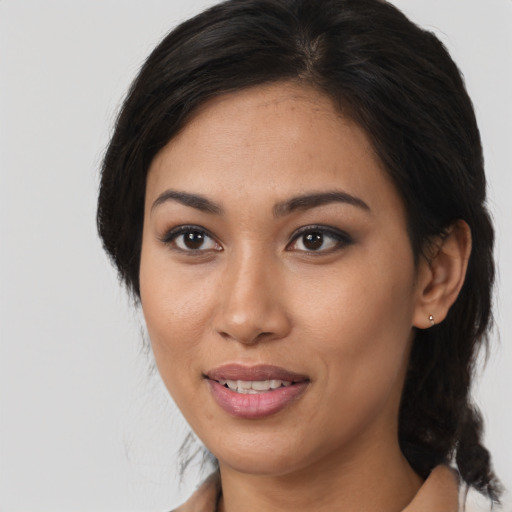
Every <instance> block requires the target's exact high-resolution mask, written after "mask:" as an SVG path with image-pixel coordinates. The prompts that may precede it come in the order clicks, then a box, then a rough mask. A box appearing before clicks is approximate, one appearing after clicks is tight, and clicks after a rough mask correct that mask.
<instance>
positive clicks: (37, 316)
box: [0, 0, 512, 512]
mask: <svg viewBox="0 0 512 512" xmlns="http://www.w3.org/2000/svg"><path fill="white" fill-rule="evenodd" d="M212 3H214V2H212V1H206V0H194V1H192V0H186V1H185V0H174V1H173V0H144V1H142V0H139V1H133V0H124V1H121V0H118V1H114V0H73V1H69V0H60V1H59V0H45V1H42V0H39V1H38V0H0V173H1V174H0V176H1V182H0V209H1V210H0V229H1V232H0V240H1V242H0V243H1V246H0V247H1V248H0V251H1V252H0V306H1V307H0V329H1V330H0V436H1V437H0V510H2V511H4V512H6V511H21V510H32V511H52V512H55V511H72V510H76V511H100V510H101V511H111V510H123V511H129V510H141V511H142V510H169V509H170V508H172V506H173V505H175V504H177V503H178V502H179V501H181V500H182V499H184V498H185V497H186V495H187V494H188V493H189V492H190V491H191V489H192V488H193V487H194V485H195V483H196V481H197V478H198V476H197V475H196V471H195V470H194V468H193V471H192V472H191V474H190V475H189V477H188V478H187V479H186V481H185V482H184V484H183V485H182V486H180V485H179V482H178V478H177V476H176V475H177V464H176V456H175V452H176V450H177V448H178V447H179V445H180V443H181V441H182V440H183V436H184V433H185V432H186V427H185V425H184V422H183V420H182V419H181V418H180V416H179V413H178V412H177V411H176V409H175V407H174V406H173V405H172V403H170V401H169V400H168V399H167V397H166V393H165V391H164V390H163V389H162V385H161V384H160V381H159V378H158V376H157V375H155V374H154V372H153V374H151V372H150V368H151V356H150V355H149V356H147V355H146V354H145V352H144V348H143V346H144V345H143V340H142V338H143V336H142V334H141V329H142V319H141V317H140V314H139V313H138V312H137V311H135V310H134V309H133V308H132V307H131V306H130V304H129V302H128V300H127V298H126V297H125V294H124V291H123V290H122V289H121V288H120V287H119V286H118V284H117V280H116V276H115V272H114V271H113V269H112V268H111V267H110V266H109V264H108V262H107V259H106V256H105V255H104V254H103V252H102V249H101V246H100V243H99V240H98V238H97V235H96V230H95V206H96V204H95V203H96V193H97V184H98V167H99V163H100V160H101V156H102V152H103V149H104V147H105V145H106V143H107V140H108V134H109V131H110V129H111V126H112V123H113V120H114V118H115V114H116V112H117V108H118V106H119V103H120V101H121V99H122V97H123V95H124V93H125V91H126V89H127V87H128V84H129V83H130V81H131V79H132V78H133V77H134V75H135V73H136V71H137V69H138V68H139V66H140V64H141V63H142V61H143V59H144V58H145V57H146V56H147V55H148V54H149V52H150V51H151V49H152V48H153V47H154V46H155V44H156V43H157V42H158V41H159V40H160V39H161V37H162V36H163V35H164V34H165V33H166V32H167V31H168V30H169V29H170V28H172V27H173V26H174V25H175V24H176V23H177V22H178V21H181V20H183V19H186V18H187V17H189V16H190V15H192V14H194V13H196V12H197V11H199V10H200V9H202V8H203V7H206V6H208V5H211V4H212ZM393 3H395V4H396V5H397V6H399V7H400V8H402V9H403V10H404V11H405V12H406V13H407V14H408V15H409V16H410V17H411V18H412V19H413V20H414V21H416V22H418V23H420V24H421V25H422V26H424V27H428V28H430V29H431V30H434V31H435V32H436V33H437V34H438V35H439V37H440V38H441V39H442V40H443V41H444V42H445V44H446V45H447V46H448V48H449V49H450V51H451V53H452V55H453V57H454V58H455V60H456V62H457V63H458V64H459V66H460V67H461V69H462V70H463V72H464V75H465V77H466V81H467V87H468V89H469V92H470V95H471V96H472V98H473V100H474V103H475V106H476V112H477V116H478V119H479V123H480V129H481V132H482V137H483V142H484V147H485V155H486V162H487V173H488V178H489V182H490V189H489V203H490V207H491V209H492V212H493V215H494V218H495V221H496V227H497V235H498V240H497V252H496V256H497V260H498V264H499V281H500V286H499V289H498V292H497V296H496V302H497V310H496V319H497V326H498V328H499V332H500V333H501V335H500V340H498V335H497V334H496V333H495V335H494V336H493V343H494V345H493V349H492V355H491V357H490V360H489V362H488V365H487V370H486V372H485V374H484V376H483V377H482V378H481V379H480V380H479V382H478V384H477V387H476V390H475V396H476V399H477V401H478V403H479V404H480V406H481V407H482V410H483V413H484V417H485V420H486V441H487V444H488V447H489V448H490V450H491V452H492V453H493V456H494V461H495V467H496V470H497V472H498V474H499V475H500V476H501V478H502V479H503V481H504V482H505V484H507V485H508V487H511V484H512V435H511V433H512V400H511V392H512V375H511V374H512V345H511V342H512V340H511V334H510V333H511V328H512V314H511V313H512V269H511V265H512V233H511V228H510V224H511V222H512V201H511V200H510V191H511V190H512V173H511V169H512V158H511V153H510V146H511V144H512V101H511V99H510V94H511V92H512V70H511V67H512V66H511V56H512V1H511V0H485V1H483V0H471V1H470V0H466V1H462V0H395V1H394V2H393Z"/></svg>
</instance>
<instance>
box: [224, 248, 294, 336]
mask: <svg viewBox="0 0 512 512" xmlns="http://www.w3.org/2000/svg"><path fill="white" fill-rule="evenodd" d="M278 267H279V265H278V264H275V263H272V262H269V261H268V258H267V259H265V258H264V257H262V256H261V254H256V252H252V253H251V252H249V254H245V255H243V256H241V257H239V258H232V259H231V260H230V261H229V262H228V263H227V265H226V268H225V271H224V272H223V275H222V277H221V283H220V284H219V288H218V295H217V298H218V301H219V302H218V308H217V311H216V315H215V318H214V328H215V330H216V332H217V333H219V334H220V335H221V336H222V337H224V338H226V339H231V340H235V341H237V342H239V343H243V344H245V345H251V344H255V343H258V342H261V341H263V340H264V339H266V340H272V339H280V338H284V337H285V336H287V334H288V333H289V332H290V329H291V321H290V317H289V314H288V312H287V311H286V307H285V306H286V292H285V287H284V286H283V282H282V279H281V275H280V270H279V268H278Z"/></svg>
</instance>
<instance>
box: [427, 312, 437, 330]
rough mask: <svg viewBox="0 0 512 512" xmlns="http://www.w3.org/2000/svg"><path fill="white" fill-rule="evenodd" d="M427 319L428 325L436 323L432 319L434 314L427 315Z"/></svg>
mask: <svg viewBox="0 0 512 512" xmlns="http://www.w3.org/2000/svg"><path fill="white" fill-rule="evenodd" d="M428 321H429V322H430V327H432V326H434V325H435V324H436V322H435V321H434V315H428Z"/></svg>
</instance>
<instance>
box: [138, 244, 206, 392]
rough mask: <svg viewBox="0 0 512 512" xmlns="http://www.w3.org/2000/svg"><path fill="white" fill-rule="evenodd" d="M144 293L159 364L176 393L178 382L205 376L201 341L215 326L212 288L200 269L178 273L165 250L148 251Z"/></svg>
mask: <svg viewBox="0 0 512 512" xmlns="http://www.w3.org/2000/svg"><path fill="white" fill-rule="evenodd" d="M140 292H141V304H142V310H143V313H144V318H145V320H146V326H147V329H148V333H149V337H150V339H151V346H152V349H153V353H154V355H155V361H156V364H157V366H158V369H159V371H160V374H161V376H162V378H163V380H164V383H165V384H166V386H167V387H168V389H169V391H171V393H172V394H173V395H175V393H176V392H177V387H178V386H177V384H176V383H177V382H184V381H186V380H190V379H192V378H198V376H200V374H201V370H202V368H199V367H197V365H198V361H200V360H201V358H200V357H198V356H199V355H200V352H201V350H204V349H205V346H204V344H201V339H202V338H203V337H204V333H205V331H207V330H208V329H209V322H210V316H211V314H210V311H211V307H212V293H211V286H209V284H208V280H207V279H205V276H202V275H201V273H200V272H199V271H198V270H197V269H196V270H195V271H194V269H190V270H189V271H187V272H183V270H182V269H181V271H178V270H177V269H176V268H174V267H173V265H172V264H170V258H166V257H165V254H164V255H163V257H162V255H161V254H159V253H158V252H157V253H156V254H155V253H153V254H152V253H151V250H150V249H148V250H147V251H146V252H145V251H144V250H143V252H142V258H141V267H140ZM206 348H207V347H206ZM191 369H192V370H195V371H190V370H191ZM178 377H179V378H178ZM175 388H176V389H175Z"/></svg>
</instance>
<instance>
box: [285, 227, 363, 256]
mask: <svg viewBox="0 0 512 512" xmlns="http://www.w3.org/2000/svg"><path fill="white" fill-rule="evenodd" d="M311 232H316V233H318V232H320V233H322V234H323V235H327V236H329V237H331V238H334V239H335V240H337V241H338V244H337V246H336V247H335V248H333V249H327V250H318V251H314V250H309V251H308V250H303V249H298V250H297V251H298V252H302V253H306V254H308V255H313V256H315V255H322V254H329V253H333V252H336V251H337V250H340V249H342V248H343V247H346V246H347V245H350V244H352V243H353V242H354V240H353V238H352V237H351V236H350V235H349V234H348V233H347V232H346V231H343V230H341V229H338V228H334V227H332V226H326V225H323V224H312V225H309V226H303V227H301V228H299V229H298V230H297V231H295V232H294V233H293V235H292V236H291V240H290V242H289V243H288V245H287V246H286V250H287V251H291V250H293V249H290V247H291V246H292V245H293V244H294V243H295V242H296V241H297V240H298V239H299V238H300V237H301V236H302V235H305V234H307V233H311Z"/></svg>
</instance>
